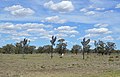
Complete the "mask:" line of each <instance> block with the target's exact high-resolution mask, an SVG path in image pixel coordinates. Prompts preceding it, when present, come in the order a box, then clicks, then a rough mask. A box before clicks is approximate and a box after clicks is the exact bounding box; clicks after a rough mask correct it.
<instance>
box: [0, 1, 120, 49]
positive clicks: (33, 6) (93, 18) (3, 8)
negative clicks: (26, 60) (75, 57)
mask: <svg viewBox="0 0 120 77" xmlns="http://www.w3.org/2000/svg"><path fill="white" fill-rule="evenodd" d="M119 29H120V0H0V39H1V40H0V47H2V46H4V45H6V44H8V43H9V44H10V43H12V44H15V43H16V42H18V41H21V40H23V39H24V38H28V39H30V40H31V43H30V44H31V45H35V46H37V47H38V46H43V45H47V44H50V42H49V40H50V39H51V36H52V35H55V36H57V38H58V39H59V38H64V39H65V40H66V42H67V43H68V48H71V47H72V45H75V44H79V45H81V41H82V39H83V38H84V37H85V38H90V39H91V42H90V45H91V46H92V48H94V46H93V42H94V40H102V41H104V42H107V41H110V42H115V43H116V45H117V49H120V44H119V42H120V30H119ZM56 43H57V42H56Z"/></svg>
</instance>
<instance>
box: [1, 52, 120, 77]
mask: <svg viewBox="0 0 120 77" xmlns="http://www.w3.org/2000/svg"><path fill="white" fill-rule="evenodd" d="M116 56H120V55H118V54H117V55H111V56H108V55H104V56H100V55H96V54H90V55H87V56H86V59H85V60H83V59H82V55H81V54H78V55H72V54H66V55H65V56H64V57H63V58H59V55H57V54H54V57H53V59H50V55H49V54H28V55H25V59H22V55H16V54H13V55H7V54H4V55H3V54H2V55H0V77H120V57H116Z"/></svg>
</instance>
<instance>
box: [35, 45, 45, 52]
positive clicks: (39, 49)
mask: <svg viewBox="0 0 120 77" xmlns="http://www.w3.org/2000/svg"><path fill="white" fill-rule="evenodd" d="M36 53H44V52H43V47H41V46H39V47H38V49H37V52H36Z"/></svg>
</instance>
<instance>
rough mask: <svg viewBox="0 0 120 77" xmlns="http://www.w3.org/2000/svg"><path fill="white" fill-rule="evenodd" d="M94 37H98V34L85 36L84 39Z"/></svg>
mask: <svg viewBox="0 0 120 77" xmlns="http://www.w3.org/2000/svg"><path fill="white" fill-rule="evenodd" d="M96 36H99V34H87V35H85V36H84V37H85V38H90V37H96Z"/></svg>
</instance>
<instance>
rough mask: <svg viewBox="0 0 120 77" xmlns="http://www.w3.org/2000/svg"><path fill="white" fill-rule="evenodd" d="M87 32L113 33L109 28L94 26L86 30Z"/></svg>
mask: <svg viewBox="0 0 120 77" xmlns="http://www.w3.org/2000/svg"><path fill="white" fill-rule="evenodd" d="M86 32H87V33H92V34H109V33H112V31H109V30H108V29H107V28H93V29H88V30H86Z"/></svg>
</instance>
